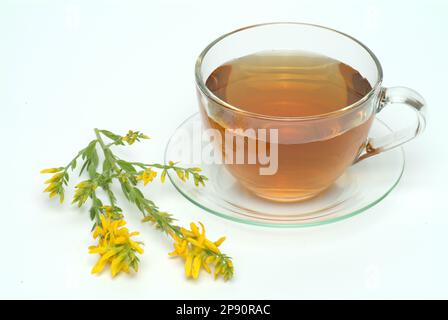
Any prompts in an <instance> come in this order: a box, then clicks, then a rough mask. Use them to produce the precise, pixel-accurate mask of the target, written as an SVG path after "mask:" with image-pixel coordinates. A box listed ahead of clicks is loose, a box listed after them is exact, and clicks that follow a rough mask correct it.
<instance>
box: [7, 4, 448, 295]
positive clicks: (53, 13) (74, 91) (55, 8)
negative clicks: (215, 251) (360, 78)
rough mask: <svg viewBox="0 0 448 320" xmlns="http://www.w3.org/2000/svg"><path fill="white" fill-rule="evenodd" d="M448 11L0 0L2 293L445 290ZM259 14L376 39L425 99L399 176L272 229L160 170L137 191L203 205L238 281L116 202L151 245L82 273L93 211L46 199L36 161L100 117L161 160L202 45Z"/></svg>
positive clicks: (186, 100)
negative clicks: (332, 214)
mask: <svg viewBox="0 0 448 320" xmlns="http://www.w3.org/2000/svg"><path fill="white" fill-rule="evenodd" d="M447 12H448V6H447V4H446V2H445V1H442V0H441V1H410V0H407V1H342V0H339V1H316V0H312V1H297V0H296V1H280V0H276V1H260V0H258V1H253V2H252V1H232V0H226V1H211V0H205V1H202V0H201V1H173V0H164V1H154V0H152V1H112V0H107V1H106V0H104V1H93V0H88V1H87V0H86V1H38V0H35V1H20V0H2V1H1V2H0V110H1V113H0V119H1V120H0V121H1V123H0V126H1V127H0V139H1V146H2V149H1V156H0V170H1V171H0V174H1V183H0V197H1V205H0V210H1V213H0V214H1V228H0V239H1V248H0V298H153V299H163V298H178V299H187V298H188V299H195V298H213V299H215V298H218V299H220V298H261V299H265V298H285V299H293V298H294V299H298V298H448V273H447V271H448V257H447V255H448V249H447V245H448V210H447V209H448V204H447V186H446V184H447V181H448V175H447V166H448V155H447V143H446V141H445V137H446V136H447V132H448V131H447V130H448V128H447V125H446V123H447V116H448V113H447V111H446V110H447V97H446V93H447V86H446V84H447V81H448V79H447V74H448V72H447V71H448V68H447V59H448V58H447V57H448V52H447V46H446V42H447V40H446V34H447V26H448V24H447V21H448V13H447ZM269 21H302V22H310V23H317V24H322V25H325V26H329V27H332V28H335V29H338V30H341V31H343V32H346V33H348V34H351V35H353V36H354V37H356V38H358V39H360V40H361V41H363V42H364V43H365V44H366V45H368V46H369V47H370V48H371V49H372V50H373V51H374V52H375V53H376V54H377V56H378V57H379V59H380V60H381V62H382V65H383V68H384V71H385V81H384V84H385V85H386V86H392V85H404V86H408V87H412V88H415V89H417V90H418V91H419V92H420V93H421V94H422V95H423V96H424V97H425V98H426V99H427V102H428V105H429V122H428V127H427V130H426V132H425V133H424V134H423V135H422V136H421V137H420V138H418V139H417V140H415V141H412V142H411V143H409V144H407V145H406V146H405V151H406V159H407V163H406V171H405V174H404V177H403V179H402V181H401V182H400V184H399V185H398V187H397V188H396V189H395V190H394V191H393V192H392V193H391V194H390V196H388V197H387V198H386V199H385V200H383V201H382V202H380V203H379V204H378V205H376V206H375V207H373V208H371V209H369V210H368V211H367V212H365V213H363V214H361V215H359V216H356V217H354V218H351V219H349V220H345V221H342V222H339V223H336V224H331V225H327V226H323V227H318V228H317V227H316V228H311V229H289V230H274V229H263V228H258V227H251V226H246V225H241V224H236V223H233V222H230V221H226V220H222V219H220V218H217V217H215V216H211V215H209V214H207V213H206V212H204V211H203V210H201V209H199V208H197V207H195V206H194V205H193V204H191V203H189V202H188V201H187V200H186V199H184V198H183V197H182V196H181V195H179V194H178V193H177V192H176V191H175V189H174V188H173V187H172V186H171V185H170V184H169V183H166V184H165V185H163V186H160V185H159V184H154V185H152V186H150V187H148V188H147V189H146V194H147V195H148V196H150V197H151V198H153V199H154V200H155V201H156V202H157V203H158V204H159V206H160V207H161V209H163V210H167V211H169V212H172V213H173V214H174V215H175V216H176V217H178V219H179V220H180V223H182V224H185V223H187V222H189V221H192V220H195V221H197V220H200V221H203V222H204V223H205V225H206V226H208V230H207V231H208V234H209V235H210V236H211V237H212V238H217V237H219V236H221V235H226V236H227V237H228V240H227V241H226V242H225V243H224V244H223V246H222V248H223V250H224V251H225V252H227V253H228V254H230V255H231V256H232V257H233V258H234V261H235V268H236V274H235V278H234V280H232V281H231V282H228V283H224V282H222V281H213V280H212V279H211V277H209V276H207V275H205V274H204V275H203V276H202V277H201V279H200V280H199V281H197V282H193V281H189V280H186V279H185V278H184V273H183V266H182V262H181V260H177V259H169V258H168V257H167V252H168V251H169V250H170V249H171V245H170V243H169V241H168V239H167V238H165V237H164V236H162V235H161V234H159V233H158V232H156V231H154V230H153V229H152V228H151V227H150V226H149V225H143V224H141V223H140V216H139V214H138V213H137V211H136V210H135V209H133V208H132V207H130V206H126V205H123V206H122V207H123V208H124V209H125V210H126V213H127V217H128V220H129V224H130V226H131V228H132V229H137V230H140V231H141V232H142V235H141V238H140V239H142V240H143V241H144V242H145V244H146V245H145V254H144V255H143V256H142V259H141V270H140V272H139V273H138V274H137V275H135V276H127V275H123V276H119V277H117V278H116V279H112V278H111V277H110V275H109V273H108V272H105V273H103V274H101V275H100V276H92V275H91V274H90V269H91V267H92V264H93V263H94V262H95V260H96V256H93V255H89V254H88V253H87V247H88V246H89V245H91V244H92V243H93V241H92V239H91V236H90V233H89V231H90V228H91V222H90V220H89V218H88V213H87V212H86V210H77V209H76V208H74V207H73V206H70V205H69V204H68V203H65V204H64V205H63V206H61V205H59V203H58V202H57V201H50V200H49V199H48V198H47V196H46V195H44V194H43V193H42V189H43V184H42V183H43V181H44V179H45V178H46V177H44V176H42V175H40V174H39V170H40V169H42V168H45V167H49V166H59V165H65V164H66V163H67V162H68V161H69V160H70V159H71V158H72V156H73V155H74V154H75V152H77V150H79V149H81V148H82V147H83V146H84V145H85V144H86V142H88V141H89V139H91V138H92V134H93V132H92V128H94V127H100V128H107V129H109V130H112V131H118V132H124V131H126V130H127V129H136V130H142V131H144V132H147V133H148V134H149V135H150V136H151V137H152V140H150V141H149V142H145V143H144V144H141V145H139V146H135V147H132V148H129V149H128V150H125V151H123V154H125V155H126V156H127V157H130V158H134V159H136V160H137V159H140V160H144V161H146V162H151V161H162V154H163V150H164V146H165V144H166V142H167V140H168V138H169V136H170V134H171V133H172V132H173V130H174V129H175V128H176V126H177V125H178V124H179V123H180V122H182V121H183V120H184V119H185V118H186V117H187V116H189V115H191V114H192V113H194V112H195V111H196V101H195V92H194V81H193V79H194V77H193V66H194V62H195V58H196V57H197V55H198V54H199V52H200V51H201V50H202V49H203V48H204V47H205V46H206V45H207V44H208V43H209V42H210V41H211V40H213V39H214V38H216V37H217V36H219V35H221V34H223V33H225V32H228V31H231V30H233V29H236V28H238V27H241V26H246V25H249V24H253V23H259V22H269ZM398 111H399V112H398ZM401 111H403V110H401V109H400V110H397V112H398V114H395V113H394V112H392V113H393V114H395V115H394V116H391V119H392V117H395V119H398V120H400V119H402V118H401V116H400V112H401ZM399 122H400V121H399ZM403 125H405V124H403Z"/></svg>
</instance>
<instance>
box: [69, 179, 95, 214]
mask: <svg viewBox="0 0 448 320" xmlns="http://www.w3.org/2000/svg"><path fill="white" fill-rule="evenodd" d="M75 188H76V191H75V195H74V196H73V200H72V203H77V205H78V208H79V207H81V206H82V205H83V204H84V203H85V202H86V201H87V199H88V198H89V197H90V196H91V195H92V193H93V192H94V191H95V189H96V188H97V184H96V183H94V182H92V181H91V180H85V181H81V182H80V183H78V184H77V185H76V187H75Z"/></svg>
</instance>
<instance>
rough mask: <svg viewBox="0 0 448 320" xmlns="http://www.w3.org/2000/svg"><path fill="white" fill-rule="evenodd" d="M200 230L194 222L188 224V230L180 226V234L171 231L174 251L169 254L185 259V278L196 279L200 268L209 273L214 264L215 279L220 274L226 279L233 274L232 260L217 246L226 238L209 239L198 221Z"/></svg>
mask: <svg viewBox="0 0 448 320" xmlns="http://www.w3.org/2000/svg"><path fill="white" fill-rule="evenodd" d="M199 224H200V226H201V228H202V231H201V232H200V231H199V228H198V226H197V225H196V224H195V223H193V222H192V223H191V224H190V230H187V229H185V228H181V234H180V235H178V234H176V233H174V232H173V233H171V234H170V235H171V237H172V238H173V239H174V251H173V252H171V253H169V255H170V256H179V257H182V258H184V260H185V275H186V276H187V278H193V279H197V278H198V277H199V273H200V271H201V269H204V270H205V271H206V272H208V273H211V269H210V265H214V272H213V273H214V276H215V279H216V278H217V277H218V276H219V275H222V276H223V277H224V280H225V281H227V280H229V279H231V278H232V276H233V263H232V260H231V259H230V258H229V257H228V256H226V255H224V254H222V253H221V251H220V250H219V248H218V247H219V246H220V245H221V244H222V243H223V242H224V240H225V239H226V238H225V237H221V238H219V239H218V240H217V241H214V242H212V241H210V240H208V239H207V238H206V236H205V227H204V225H203V224H202V223H201V222H199Z"/></svg>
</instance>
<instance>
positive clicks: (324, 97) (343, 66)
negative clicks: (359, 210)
mask: <svg viewBox="0 0 448 320" xmlns="http://www.w3.org/2000/svg"><path fill="white" fill-rule="evenodd" d="M231 52H235V54H234V55H232V54H230V53H231ZM381 78H382V71H381V67H380V65H379V63H378V61H377V59H376V57H375V56H374V55H373V53H371V52H370V50H368V49H367V48H366V47H365V46H363V45H362V44H361V43H359V42H357V41H356V40H354V39H353V38H350V37H349V36H346V35H344V34H341V33H339V32H336V31H334V30H331V29H327V28H323V27H319V26H312V25H307V24H294V23H275V24H264V25H258V26H252V27H248V28H245V29H240V30H237V31H235V32H233V33H230V34H228V35H225V36H223V37H221V38H219V39H217V40H216V41H215V42H214V43H212V44H211V45H210V46H209V47H207V48H206V49H205V50H204V52H203V53H202V54H201V56H200V58H199V59H198V63H197V65H196V80H197V85H198V89H199V90H198V96H199V102H200V111H201V115H202V119H203V122H204V124H205V127H206V128H210V129H216V130H219V131H220V132H221V133H222V136H225V131H226V130H232V131H233V132H234V131H235V130H236V129H239V130H240V132H245V130H247V129H260V128H263V129H269V130H277V132H278V138H277V140H276V141H275V142H273V141H272V140H269V139H266V137H263V139H265V140H266V141H265V142H266V143H267V150H268V152H269V151H273V150H274V149H275V150H276V157H277V159H274V160H275V161H277V164H276V165H277V167H276V171H275V173H273V174H270V175H262V174H260V167H261V166H262V165H263V164H261V163H258V162H256V163H246V162H245V163H238V164H236V163H232V164H227V165H226V166H227V169H228V170H229V171H230V173H231V174H232V175H233V176H234V177H235V178H236V179H237V180H238V181H239V182H240V183H241V184H242V185H243V186H245V187H246V188H247V189H249V190H250V191H252V192H253V193H255V194H256V195H258V196H260V197H263V198H267V199H271V200H275V201H298V200H304V199H307V198H310V197H313V196H315V195H317V194H319V193H320V192H322V191H323V190H325V189H327V188H328V187H329V186H331V185H332V183H333V182H334V181H335V180H336V179H337V178H338V177H340V176H341V175H342V174H343V173H344V171H345V170H346V169H347V168H348V167H349V166H350V165H352V164H353V163H354V162H356V161H359V160H361V159H364V158H367V157H368V156H371V155H373V154H377V153H379V152H381V151H383V150H385V149H389V148H392V147H394V146H397V145H399V144H401V143H403V142H405V141H407V140H409V139H411V138H412V137H413V136H415V135H416V132H417V133H418V132H419V131H421V129H422V127H423V125H424V118H423V116H422V112H418V115H419V117H418V120H419V121H418V123H417V129H418V130H415V127H413V128H409V129H408V130H407V131H406V130H405V131H402V132H400V133H399V135H396V134H395V135H392V136H387V137H383V138H379V139H377V140H374V139H369V138H368V134H369V129H370V127H371V125H372V122H373V121H374V118H375V114H376V112H378V111H379V110H381V108H382V107H383V106H384V105H385V104H387V103H392V102H401V101H404V100H403V98H405V97H406V98H407V97H410V99H409V101H408V102H407V103H406V104H407V105H409V106H411V107H413V108H414V109H415V110H417V111H419V110H420V109H421V108H422V107H423V105H424V104H423V99H422V98H421V97H420V96H419V95H418V94H417V93H415V92H414V91H411V90H410V89H406V88H391V89H384V88H381V87H380V82H381ZM412 130H414V132H412ZM251 139H255V140H259V139H261V138H260V137H258V136H246V137H244V143H243V144H242V145H239V146H238V145H237V144H231V145H230V146H229V145H228V144H221V145H220V149H221V150H220V152H222V154H223V155H224V157H226V156H227V155H228V154H232V155H233V154H235V153H238V152H242V153H243V154H245V155H248V154H249V153H250V150H249V147H248V146H249V145H250V140H251ZM238 148H239V149H241V150H238ZM271 153H272V152H271Z"/></svg>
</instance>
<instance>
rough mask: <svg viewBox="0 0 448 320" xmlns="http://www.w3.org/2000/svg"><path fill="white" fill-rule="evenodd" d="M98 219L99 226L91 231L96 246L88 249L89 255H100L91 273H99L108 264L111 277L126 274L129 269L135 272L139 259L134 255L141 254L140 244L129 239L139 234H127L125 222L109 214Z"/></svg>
mask: <svg viewBox="0 0 448 320" xmlns="http://www.w3.org/2000/svg"><path fill="white" fill-rule="evenodd" d="M100 219H101V224H100V225H97V226H96V227H95V229H94V230H93V238H94V239H97V238H98V244H97V245H96V246H90V247H89V253H92V254H99V255H100V258H99V259H98V261H97V263H96V264H95V265H94V267H93V268H92V273H100V272H101V271H102V270H103V269H104V267H105V266H106V265H108V264H110V270H111V273H112V277H115V276H116V275H117V274H118V273H120V272H122V271H123V272H126V273H127V272H129V270H130V268H132V269H134V271H135V272H137V271H138V263H139V259H138V257H137V255H136V253H139V254H142V253H143V249H142V247H141V244H142V243H141V242H136V241H133V240H132V239H131V238H132V237H133V236H136V235H138V234H139V233H138V232H129V230H128V229H127V228H125V227H124V226H125V225H126V221H124V220H123V219H113V216H112V215H110V214H107V213H106V214H103V215H101V217H100Z"/></svg>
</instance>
